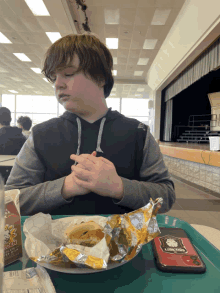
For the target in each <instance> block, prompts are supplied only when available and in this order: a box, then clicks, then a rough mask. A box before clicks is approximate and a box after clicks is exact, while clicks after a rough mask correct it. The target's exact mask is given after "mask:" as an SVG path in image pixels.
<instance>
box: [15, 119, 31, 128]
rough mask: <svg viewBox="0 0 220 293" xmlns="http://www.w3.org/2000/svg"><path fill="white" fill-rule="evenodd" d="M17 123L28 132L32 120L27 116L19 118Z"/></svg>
mask: <svg viewBox="0 0 220 293" xmlns="http://www.w3.org/2000/svg"><path fill="white" fill-rule="evenodd" d="M17 123H19V124H20V125H21V126H22V127H23V128H24V130H29V129H30V128H31V126H32V120H31V118H30V117H28V116H20V117H19V118H18V120H17Z"/></svg>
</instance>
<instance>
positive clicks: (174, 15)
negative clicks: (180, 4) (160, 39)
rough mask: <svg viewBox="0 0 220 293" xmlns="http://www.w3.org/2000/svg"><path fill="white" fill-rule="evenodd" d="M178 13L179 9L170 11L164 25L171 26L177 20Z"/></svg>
mask: <svg viewBox="0 0 220 293" xmlns="http://www.w3.org/2000/svg"><path fill="white" fill-rule="evenodd" d="M179 12H180V8H176V9H172V10H171V12H170V14H169V17H168V19H167V21H166V25H170V26H171V25H173V23H174V21H175V19H176V18H177V16H178V14H179Z"/></svg>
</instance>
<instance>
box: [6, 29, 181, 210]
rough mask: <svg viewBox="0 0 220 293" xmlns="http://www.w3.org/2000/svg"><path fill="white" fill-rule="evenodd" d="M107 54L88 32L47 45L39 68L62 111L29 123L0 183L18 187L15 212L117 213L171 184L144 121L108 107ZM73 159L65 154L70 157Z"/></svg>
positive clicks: (168, 190)
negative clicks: (6, 176) (24, 139)
mask: <svg viewBox="0 0 220 293" xmlns="http://www.w3.org/2000/svg"><path fill="white" fill-rule="evenodd" d="M112 69H113V59H112V56H111V53H110V51H109V50H108V48H107V47H106V46H105V45H104V44H103V43H102V42H101V41H100V40H99V39H98V38H97V37H95V36H94V35H92V34H87V33H85V34H82V35H68V36H65V37H63V38H61V39H59V40H58V41H56V42H55V43H54V44H52V45H51V47H50V48H49V49H48V51H47V53H46V58H45V62H44V67H43V70H42V72H43V73H44V74H45V76H46V77H47V78H48V80H50V81H52V82H53V83H54V87H55V93H56V97H57V99H58V101H59V103H61V104H62V105H63V106H64V108H65V109H66V112H65V113H64V114H63V115H62V116H60V117H58V118H54V119H50V120H48V121H46V122H43V123H40V124H38V125H36V126H34V127H33V129H32V133H31V135H30V136H29V138H28V140H27V142H26V144H25V146H24V148H23V150H22V152H21V153H20V154H19V156H18V157H17V159H16V162H15V165H14V167H13V169H12V172H11V175H10V177H9V179H8V181H7V185H6V190H9V189H12V188H18V189H20V192H21V194H20V208H21V214H22V215H32V214H35V213H38V212H44V213H50V214H66V215H83V214H92V215H93V214H123V213H127V212H130V211H132V210H135V209H138V208H140V207H142V206H144V205H146V204H147V203H148V202H149V200H150V198H152V199H153V200H155V199H156V198H158V197H162V198H163V200H164V202H163V205H162V207H161V209H160V212H166V211H168V210H170V209H171V207H172V205H173V203H174V202H175V192H174V184H173V182H172V180H171V179H170V175H169V173H168V170H167V168H166V166H165V164H164V162H163V158H162V154H161V153H160V149H159V146H158V144H157V143H156V141H155V140H154V138H153V136H152V135H151V134H150V132H149V127H148V126H146V125H144V124H142V123H140V122H139V121H137V120H136V119H130V118H127V117H125V116H123V115H121V114H120V113H119V112H117V111H112V110H111V108H109V109H108V107H107V104H106V100H105V99H106V98H107V97H108V96H109V95H110V92H111V89H112V87H113V84H114V80H113V76H112ZM71 160H73V161H71Z"/></svg>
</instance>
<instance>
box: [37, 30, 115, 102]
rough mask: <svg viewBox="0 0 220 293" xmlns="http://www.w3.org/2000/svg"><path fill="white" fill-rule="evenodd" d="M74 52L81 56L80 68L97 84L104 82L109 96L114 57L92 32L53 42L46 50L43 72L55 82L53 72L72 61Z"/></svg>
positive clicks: (105, 92) (68, 36)
mask: <svg viewBox="0 0 220 293" xmlns="http://www.w3.org/2000/svg"><path fill="white" fill-rule="evenodd" d="M74 54H77V56H78V57H79V62H80V65H79V68H78V70H77V72H80V71H82V72H83V73H84V75H85V76H87V77H88V76H89V77H90V78H91V79H92V80H93V81H94V82H95V83H96V84H98V85H101V83H102V82H104V95H105V98H107V97H108V96H109V95H110V93H111V90H112V87H113V85H114V79H113V76H112V69H113V58H112V55H111V52H110V51H109V49H108V48H107V47H106V46H105V45H104V44H103V43H102V42H101V41H100V40H99V39H98V38H97V37H96V36H95V35H94V34H91V33H83V34H81V35H75V34H71V35H67V36H65V37H63V38H61V39H59V40H57V41H56V42H55V43H53V44H52V45H51V46H50V48H49V49H48V50H47V52H46V56H45V61H44V66H43V69H42V73H43V74H44V75H45V76H46V78H47V79H48V80H49V81H51V82H54V79H53V74H54V73H55V70H56V69H61V68H63V67H65V66H67V65H69V64H70V63H71V61H72V60H73V57H74Z"/></svg>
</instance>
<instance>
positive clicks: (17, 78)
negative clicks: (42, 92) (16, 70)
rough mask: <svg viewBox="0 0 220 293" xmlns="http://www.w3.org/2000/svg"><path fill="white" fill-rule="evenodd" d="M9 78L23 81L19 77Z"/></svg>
mask: <svg viewBox="0 0 220 293" xmlns="http://www.w3.org/2000/svg"><path fill="white" fill-rule="evenodd" d="M11 79H13V80H15V81H23V80H22V79H20V78H19V77H11Z"/></svg>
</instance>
